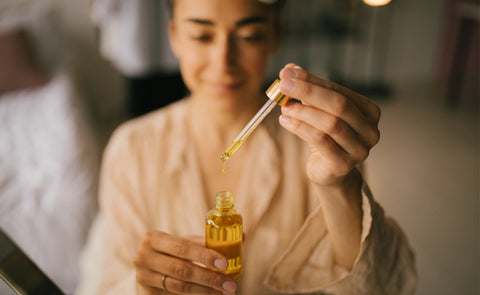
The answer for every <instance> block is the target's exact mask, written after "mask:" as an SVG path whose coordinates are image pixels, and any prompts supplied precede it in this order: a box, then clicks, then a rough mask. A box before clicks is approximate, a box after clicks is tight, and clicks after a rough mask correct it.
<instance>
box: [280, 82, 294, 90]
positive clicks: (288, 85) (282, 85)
mask: <svg viewBox="0 0 480 295" xmlns="http://www.w3.org/2000/svg"><path fill="white" fill-rule="evenodd" d="M294 87H295V81H293V80H290V79H283V80H282V81H280V88H282V89H283V90H287V91H291V90H292V89H293V88H294Z"/></svg>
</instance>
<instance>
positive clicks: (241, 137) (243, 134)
mask: <svg viewBox="0 0 480 295" xmlns="http://www.w3.org/2000/svg"><path fill="white" fill-rule="evenodd" d="M265 93H266V94H267V96H268V98H269V100H268V101H267V102H266V103H265V104H264V105H263V107H262V108H261V109H260V110H259V111H258V112H257V113H256V114H255V116H253V118H252V119H251V120H250V122H248V124H247V125H246V126H245V127H244V128H243V129H242V131H240V133H239V134H238V135H237V137H235V139H234V140H233V142H232V144H231V145H230V146H229V147H228V148H227V149H226V150H225V152H224V153H223V154H222V156H221V159H222V161H224V162H225V161H226V160H228V159H229V158H230V157H231V156H232V155H233V153H235V151H236V150H237V149H238V148H239V147H240V146H241V145H242V143H244V142H245V140H247V138H248V136H249V135H250V134H251V133H252V132H253V130H255V129H256V128H257V126H258V125H259V124H260V123H261V122H262V121H263V119H265V117H266V116H267V115H268V114H269V113H270V112H271V111H272V109H273V108H274V107H275V106H276V105H277V104H278V105H280V106H284V105H285V104H286V103H287V102H288V100H290V97H289V96H286V95H284V94H283V93H281V92H280V80H278V79H276V80H275V81H274V82H273V83H272V85H270V87H269V88H268V89H267V91H266V92H265Z"/></svg>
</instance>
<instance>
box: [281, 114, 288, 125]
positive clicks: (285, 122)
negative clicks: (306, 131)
mask: <svg viewBox="0 0 480 295" xmlns="http://www.w3.org/2000/svg"><path fill="white" fill-rule="evenodd" d="M288 122H290V117H287V116H284V115H281V116H280V123H282V124H288Z"/></svg>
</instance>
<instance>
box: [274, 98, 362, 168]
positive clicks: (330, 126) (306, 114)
mask: <svg viewBox="0 0 480 295" xmlns="http://www.w3.org/2000/svg"><path fill="white" fill-rule="evenodd" d="M282 113H283V114H284V115H286V116H288V117H290V118H293V119H296V120H299V121H302V122H305V123H306V124H308V125H310V126H312V127H313V129H312V131H315V132H317V130H319V131H321V132H323V133H325V134H327V135H328V136H330V138H331V139H333V140H334V141H335V142H336V143H337V145H338V146H339V147H340V148H342V149H343V150H344V151H345V152H347V153H348V154H349V155H350V157H352V158H353V159H355V160H356V161H358V162H361V161H363V160H365V159H366V158H367V156H368V153H369V148H368V147H367V146H366V145H365V143H364V142H363V140H362V139H361V138H360V137H359V135H358V134H357V133H355V132H354V131H353V130H352V128H350V126H349V125H347V124H346V123H345V122H344V121H343V120H341V119H339V118H338V117H335V116H332V115H331V114H328V113H325V112H323V111H321V110H318V109H315V108H313V107H310V106H305V105H302V104H299V103H291V104H287V105H286V106H285V107H282ZM304 137H306V136H304ZM309 143H310V144H312V145H315V144H316V143H315V142H309Z"/></svg>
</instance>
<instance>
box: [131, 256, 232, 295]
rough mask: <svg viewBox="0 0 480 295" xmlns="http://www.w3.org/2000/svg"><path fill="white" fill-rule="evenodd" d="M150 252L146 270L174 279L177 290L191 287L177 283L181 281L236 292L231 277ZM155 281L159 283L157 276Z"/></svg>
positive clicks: (185, 261)
mask: <svg viewBox="0 0 480 295" xmlns="http://www.w3.org/2000/svg"><path fill="white" fill-rule="evenodd" d="M150 251H151V253H150V254H148V253H146V255H148V257H149V259H148V266H147V265H145V264H144V265H145V268H149V271H153V272H155V273H158V274H165V275H167V276H168V277H169V278H171V279H174V283H176V285H178V286H177V288H180V287H181V288H189V285H182V284H180V283H178V282H177V281H181V282H185V283H193V284H197V285H201V286H206V287H210V288H212V289H216V290H221V291H227V292H234V291H235V290H236V283H235V281H234V280H233V279H232V278H230V277H229V276H226V275H224V274H221V273H218V272H215V271H212V270H209V269H206V268H204V267H201V266H198V265H195V264H194V263H192V262H190V261H187V260H184V259H179V258H178V257H173V256H169V255H165V254H163V253H158V252H154V251H152V250H150ZM136 265H137V266H139V263H136ZM137 268H138V267H137ZM141 274H143V275H145V276H148V277H149V275H152V274H149V273H141ZM152 276H153V275H152ZM162 276H163V275H162ZM151 280H152V278H150V277H149V281H151ZM155 281H157V282H158V276H156V279H155ZM169 290H170V289H169Z"/></svg>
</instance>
